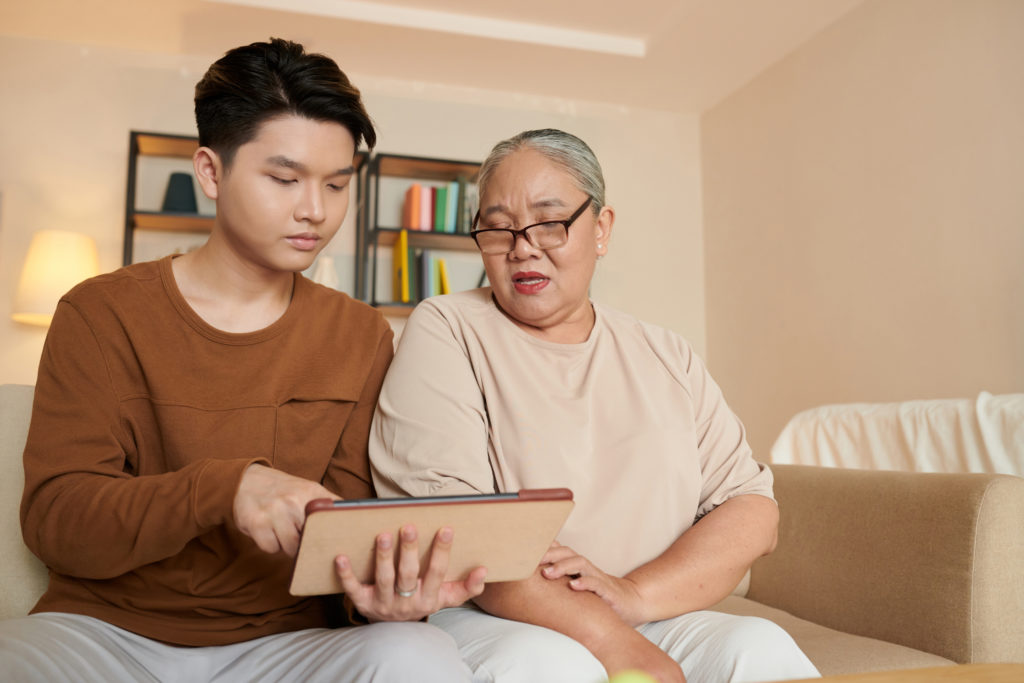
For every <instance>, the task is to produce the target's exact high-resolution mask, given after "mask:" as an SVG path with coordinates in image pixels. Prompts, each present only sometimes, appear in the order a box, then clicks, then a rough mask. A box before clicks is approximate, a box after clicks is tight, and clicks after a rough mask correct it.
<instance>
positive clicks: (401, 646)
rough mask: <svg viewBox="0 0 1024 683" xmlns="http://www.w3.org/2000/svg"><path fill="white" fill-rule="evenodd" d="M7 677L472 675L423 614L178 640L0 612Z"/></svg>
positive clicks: (0, 655)
mask: <svg viewBox="0 0 1024 683" xmlns="http://www.w3.org/2000/svg"><path fill="white" fill-rule="evenodd" d="M0 679H3V680H4V681H9V682H10V683H36V682H37V681H38V682H43V681H45V682H46V683H63V682H64V681H83V682H88V683H92V682H94V681H95V682H97V683H100V682H102V683H120V682H122V681H123V682H124V683H137V682H139V681H160V682H161V683H162V682H164V681H182V682H183V683H185V682H188V683H194V682H196V681H217V682H219V683H236V682H237V683H250V682H252V681H260V682H261V683H263V682H265V681H266V682H270V681H285V682H292V681H294V682H295V683H298V682H300V681H301V682H306V681H309V682H312V681H325V682H326V681H330V682H331V683H367V682H369V681H394V682H396V683H406V682H407V681H417V682H419V681H429V682H430V683H453V682H458V681H469V680H470V672H469V669H467V668H466V665H465V664H463V663H462V661H461V659H460V658H459V653H458V651H457V649H456V647H455V643H454V642H453V641H452V639H451V638H450V637H449V636H448V635H446V634H445V633H443V632H442V631H440V630H439V629H437V628H434V627H433V626H430V625H428V624H422V623H383V624H372V625H370V626H357V627H351V628H341V629H307V630H303V631H294V632H291V633H281V634H276V635H271V636H265V637H263V638H257V639H255V640H250V641H247V642H243V643H235V644H233V645H219V646H213V647H176V646H174V645H167V644H164V643H161V642H158V641H155V640H150V639H149V638H144V637H142V636H140V635H137V634H135V633H132V632H130V631H126V630H124V629H121V628H118V627H116V626H112V625H110V624H108V623H106V622H104V621H100V620H99V619H93V618H92V617H84V616H80V615H77V614H62V613H56V612H48V613H43V614H34V615H31V616H28V617H22V618H18V619H7V620H4V621H0Z"/></svg>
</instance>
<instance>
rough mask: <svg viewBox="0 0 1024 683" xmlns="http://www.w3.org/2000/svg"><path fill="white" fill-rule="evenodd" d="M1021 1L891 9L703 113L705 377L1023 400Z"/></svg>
mask: <svg viewBox="0 0 1024 683" xmlns="http://www.w3.org/2000/svg"><path fill="white" fill-rule="evenodd" d="M1022 65H1024V2H1020V1H1019V0H1001V1H1000V0H875V1H874V2H869V3H866V4H865V5H864V6H862V7H861V8H859V9H857V10H855V11H854V12H852V13H851V14H849V15H847V16H846V17H845V18H844V19H842V20H840V21H839V22H838V23H836V24H834V25H833V26H831V27H830V28H829V29H827V30H826V31H824V32H823V33H821V34H819V35H818V36H816V37H815V38H814V39H813V40H811V41H810V42H809V43H807V44H805V45H804V46H803V47H801V48H800V49H799V50H797V51H796V52H794V53H793V54H792V55H790V56H789V57H788V58H787V59H785V60H784V61H782V62H781V63H778V64H777V65H775V66H773V67H772V68H770V69H769V70H767V71H766V72H764V73H763V74H762V75H761V76H759V77H758V78H757V79H756V80H754V81H753V82H752V83H750V84H749V85H748V86H746V87H744V88H743V89H741V90H740V91H739V92H737V93H735V94H734V95H733V96H731V97H729V98H728V99H727V100H725V101H724V102H722V103H721V104H719V105H718V106H716V107H714V108H713V109H712V110H710V111H709V112H707V113H706V114H705V115H704V117H703V119H702V124H701V125H702V156H703V181H704V210H705V240H706V260H705V268H706V271H707V279H706V288H707V289H706V292H707V311H708V315H707V330H708V348H709V365H710V367H711V370H712V372H713V373H714V374H715V376H716V377H717V379H718V380H719V382H720V384H721V385H722V387H723V389H724V391H725V393H726V396H727V397H728V399H729V400H730V402H731V404H732V405H733V407H734V409H735V410H736V411H737V412H739V413H740V415H741V416H742V417H743V418H744V420H745V422H746V423H747V426H748V429H749V433H750V439H751V442H752V444H753V445H754V446H755V448H756V449H757V450H758V451H759V452H760V453H762V454H764V455H765V456H766V455H767V449H768V447H769V446H770V445H771V443H772V441H773V440H774V437H775V436H776V435H777V434H778V432H779V430H780V429H781V427H782V426H783V424H784V423H785V421H786V420H787V419H788V418H789V417H790V416H791V415H792V414H793V413H795V412H796V411H799V410H801V409H804V408H808V407H811V406H815V405H819V404H823V403H837V402H853V401H897V400H904V399H916V398H939V397H953V396H972V395H975V394H976V393H977V392H979V391H982V390H987V391H991V392H994V393H1003V392H1011V391H1024V76H1022V71H1021V66H1022Z"/></svg>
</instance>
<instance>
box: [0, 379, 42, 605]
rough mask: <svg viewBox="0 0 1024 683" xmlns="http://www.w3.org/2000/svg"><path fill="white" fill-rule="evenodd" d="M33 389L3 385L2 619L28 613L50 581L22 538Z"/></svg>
mask: <svg viewBox="0 0 1024 683" xmlns="http://www.w3.org/2000/svg"><path fill="white" fill-rule="evenodd" d="M32 391H33V389H32V387H30V386H24V385H17V384H4V385H0V557H3V561H2V562H0V619H8V618H10V617H20V616H24V615H26V614H28V611H29V610H30V609H32V606H33V605H35V604H36V600H38V599H39V596H40V595H42V594H43V591H45V590H46V583H47V572H46V567H45V566H44V565H43V563H42V562H40V561H39V558H37V557H36V556H35V555H33V554H32V553H31V552H29V549H28V548H27V547H25V543H24V541H23V540H22V538H21V521H20V516H19V507H20V505H21V491H22V489H23V488H24V486H25V470H24V467H23V465H22V453H23V452H24V450H25V437H26V436H27V435H28V423H29V416H30V415H31V414H32Z"/></svg>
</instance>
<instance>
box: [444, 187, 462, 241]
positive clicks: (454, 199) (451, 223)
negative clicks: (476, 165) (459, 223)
mask: <svg viewBox="0 0 1024 683" xmlns="http://www.w3.org/2000/svg"><path fill="white" fill-rule="evenodd" d="M447 189H448V191H447V192H446V193H445V199H447V200H448V201H447V202H446V203H445V209H444V231H445V232H448V233H452V232H455V216H456V215H457V214H456V213H455V212H456V210H457V209H458V203H459V182H458V181H457V180H453V181H452V182H450V183H448V188H447Z"/></svg>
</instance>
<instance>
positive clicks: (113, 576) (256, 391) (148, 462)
mask: <svg viewBox="0 0 1024 683" xmlns="http://www.w3.org/2000/svg"><path fill="white" fill-rule="evenodd" d="M391 356H392V332H391V330H390V328H389V327H388V325H387V322H386V321H385V320H384V319H383V318H382V317H381V315H380V314H379V313H378V312H377V311H375V310H373V309H372V308H370V307H368V306H366V305H364V304H362V303H359V302H357V301H355V300H353V299H351V298H350V297H348V296H346V295H345V294H342V293H340V292H337V291H335V290H331V289H328V288H325V287H321V286H320V285H316V284H314V283H312V282H310V281H309V280H307V279H305V278H304V277H302V276H301V275H296V276H295V287H294V292H293V296H292V301H291V304H290V305H289V307H288V310H287V311H286V312H285V314H284V315H283V316H282V317H281V318H280V319H279V320H278V321H277V322H275V323H273V324H272V325H270V326H269V327H267V328H265V329H263V330H259V331H257V332H252V333H245V334H233V333H226V332H222V331H220V330H217V329H215V328H213V327H211V326H210V325H208V324H206V323H205V322H204V321H203V320H202V319H201V318H200V317H199V316H198V315H196V313H195V312H194V311H193V310H192V309H191V308H190V307H189V306H188V304H187V303H186V301H185V299H184V297H182V295H181V293H180V292H179V291H178V288H177V286H176V284H175V282H174V277H173V275H172V272H171V259H170V257H168V258H165V259H162V260H160V261H155V262H151V263H142V264H137V265H133V266H129V267H127V268H122V269H121V270H118V271H116V272H113V273H110V274H107V275H101V276H99V277H97V278H93V279H91V280H88V281H86V282H84V283H82V284H81V285H79V286H78V287H76V288H75V289H73V290H72V291H71V292H69V293H68V294H67V295H66V296H65V297H64V298H63V299H61V301H60V303H59V304H58V307H57V312H56V314H55V316H54V319H53V324H52V325H51V327H50V331H49V334H48V336H47V339H46V344H45V346H44V348H43V355H42V359H41V361H40V366H39V378H38V380H37V384H36V392H35V404H34V406H33V412H32V423H31V427H30V430H29V436H28V442H27V445H26V447H25V493H24V497H23V499H22V506H21V520H22V529H23V533H24V537H25V542H26V543H27V544H28V546H29V548H31V549H32V551H33V552H34V553H35V554H36V555H38V556H39V557H40V558H41V559H42V560H43V561H44V562H45V563H46V564H47V566H48V567H49V568H50V584H49V588H48V590H47V591H46V593H45V595H43V597H42V598H41V599H40V601H39V603H38V604H37V605H36V607H35V608H34V610H33V612H71V613H75V614H85V615H89V616H93V617H96V618H99V619H103V620H104V621H107V622H109V623H112V624H115V625H117V626H120V627H122V628H125V629H128V630H130V631H134V632H135V633H139V634H141V635H143V636H146V637H149V638H154V639H157V640H161V641H165V642H168V643H174V644H180V645H197V646H200V645H219V644H226V643H233V642H239V641H244V640H250V639H253V638H257V637H260V636H264V635H268V634H272V633H280V632H284V631H292V630H297V629H302V628H309V627H318V626H326V625H327V623H328V617H329V616H332V615H330V614H328V612H329V610H328V606H327V602H326V601H324V600H322V599H319V598H312V599H310V598H306V599H300V598H296V597H293V596H291V595H290V594H289V593H288V582H289V579H290V575H291V569H292V560H291V558H289V557H287V556H286V555H284V554H283V553H277V554H274V555H269V554H266V553H264V552H262V551H261V550H259V548H257V547H256V545H255V543H253V542H252V540H251V539H250V538H249V537H248V536H245V535H244V534H242V533H241V532H240V531H239V530H238V529H237V528H236V527H235V525H234V520H233V512H232V506H233V502H234V496H235V491H236V489H237V487H238V483H239V480H240V478H241V475H242V472H243V471H244V469H245V468H246V467H247V466H248V465H249V464H251V463H254V462H259V463H262V464H265V465H270V466H272V467H275V468H277V469H280V470H282V471H284V472H288V473H290V474H294V475H296V476H300V477H304V478H306V479H310V480H314V481H318V482H321V483H322V484H323V485H324V486H325V487H327V488H328V489H330V490H331V491H334V492H336V493H337V494H339V495H341V496H342V497H345V498H357V497H367V496H370V495H372V486H371V483H370V475H369V467H368V463H367V455H366V446H367V438H368V432H369V428H370V421H371V418H372V416H373V410H374V406H375V404H376V400H377V396H378V393H379V391H380V386H381V383H382V382H383V379H384V373H385V371H386V370H387V367H388V364H389V362H390V360H391Z"/></svg>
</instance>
